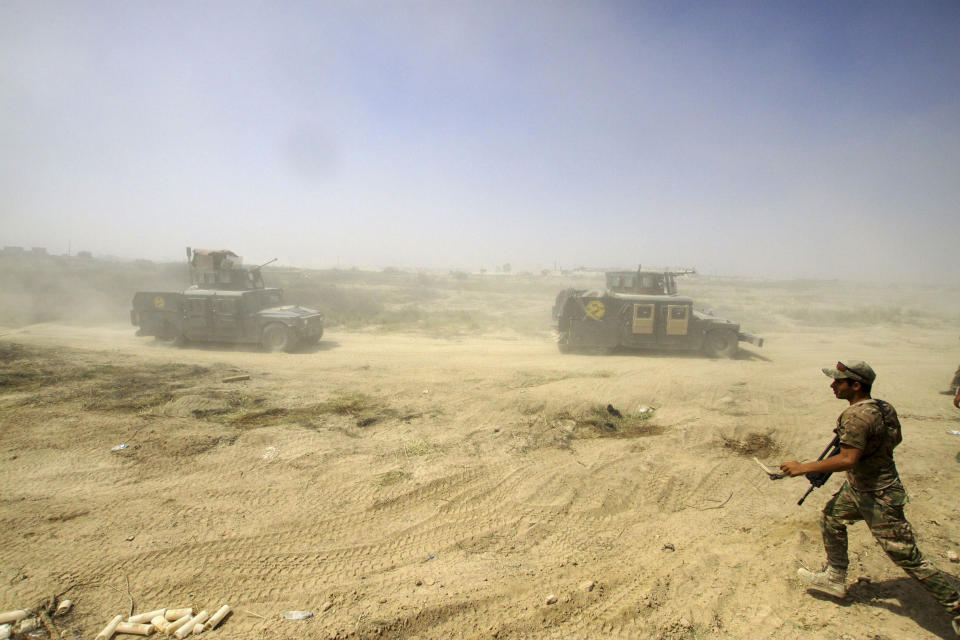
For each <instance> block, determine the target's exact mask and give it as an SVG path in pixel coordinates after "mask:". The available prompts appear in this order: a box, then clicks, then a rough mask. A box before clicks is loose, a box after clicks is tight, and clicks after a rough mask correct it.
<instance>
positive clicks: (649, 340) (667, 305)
mask: <svg viewBox="0 0 960 640" xmlns="http://www.w3.org/2000/svg"><path fill="white" fill-rule="evenodd" d="M685 273H692V271H691V270H686V271H642V270H641V269H637V270H636V271H611V272H609V273H607V274H606V285H607V287H606V290H605V291H603V292H599V291H588V290H585V289H564V290H563V291H561V292H560V293H559V294H558V295H557V299H556V303H555V304H554V307H553V317H554V319H555V320H556V321H557V331H558V332H559V337H558V340H557V346H558V347H559V349H560V351H561V352H564V353H566V352H569V351H574V350H577V349H594V350H598V349H599V350H602V351H612V350H613V349H615V348H617V347H624V348H630V349H674V350H683V351H698V350H700V351H704V352H705V353H706V354H707V355H709V356H711V357H726V358H732V357H733V356H735V355H736V354H737V351H738V350H739V346H740V345H739V343H740V342H741V341H742V342H750V343H752V344H755V345H757V346H759V347H762V346H763V338H760V337H758V336H755V335H752V334H749V333H745V332H743V331H740V325H739V324H738V323H736V322H731V321H729V320H724V319H722V318H716V317H714V316H712V315H709V314H705V313H701V312H699V311H695V310H694V309H693V300H692V299H691V298H689V297H686V296H681V295H679V294H678V293H677V284H676V276H678V275H682V274H685Z"/></svg>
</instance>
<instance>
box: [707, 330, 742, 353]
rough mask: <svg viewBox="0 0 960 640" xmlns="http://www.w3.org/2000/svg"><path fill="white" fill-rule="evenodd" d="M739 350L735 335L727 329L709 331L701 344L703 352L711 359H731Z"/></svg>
mask: <svg viewBox="0 0 960 640" xmlns="http://www.w3.org/2000/svg"><path fill="white" fill-rule="evenodd" d="M739 348H740V345H739V340H738V338H737V334H736V333H734V332H733V331H730V330H729V329H716V330H714V331H711V332H710V333H708V334H707V337H706V340H704V342H703V350H704V351H706V352H707V355H708V356H710V357H711V358H732V357H733V356H735V355H737V350H738V349H739Z"/></svg>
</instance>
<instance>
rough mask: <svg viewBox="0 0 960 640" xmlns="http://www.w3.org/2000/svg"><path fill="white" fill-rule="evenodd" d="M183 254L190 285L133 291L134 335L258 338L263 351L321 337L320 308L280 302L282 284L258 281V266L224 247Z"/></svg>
mask: <svg viewBox="0 0 960 640" xmlns="http://www.w3.org/2000/svg"><path fill="white" fill-rule="evenodd" d="M187 255H188V257H189V258H190V276H191V277H190V279H191V281H192V283H193V284H192V286H191V287H190V288H188V289H185V290H184V291H180V292H171V291H139V292H137V293H136V294H134V296H133V309H132V310H131V311H130V321H131V322H132V323H133V324H134V326H137V327H139V329H138V330H137V335H140V336H156V337H157V338H158V339H161V340H174V339H178V340H180V341H189V340H195V341H203V342H232V343H246V344H259V345H261V346H262V347H263V348H264V349H266V350H268V351H292V350H294V349H296V348H297V347H298V346H302V345H310V344H316V343H317V342H318V341H319V340H320V338H321V337H323V314H321V313H320V312H318V311H314V310H313V309H307V308H305V307H299V306H295V305H284V304H283V290H282V289H276V288H270V287H264V286H263V278H262V276H261V274H260V267H252V268H247V267H243V266H241V260H240V258H239V256H237V255H236V254H235V253H233V252H232V251H226V250H217V251H209V250H205V249H194V250H192V251H191V249H190V248H189V247H188V248H187ZM262 266H264V265H261V267H262Z"/></svg>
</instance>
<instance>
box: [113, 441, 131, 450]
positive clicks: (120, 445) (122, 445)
mask: <svg viewBox="0 0 960 640" xmlns="http://www.w3.org/2000/svg"><path fill="white" fill-rule="evenodd" d="M127 447H128V445H127V444H126V443H124V444H118V445H117V446H115V447H110V451H123V450H124V449H126V448H127Z"/></svg>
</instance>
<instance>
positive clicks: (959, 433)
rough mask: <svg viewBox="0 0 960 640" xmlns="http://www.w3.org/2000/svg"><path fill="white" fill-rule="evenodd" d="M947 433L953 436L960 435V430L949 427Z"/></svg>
mask: <svg viewBox="0 0 960 640" xmlns="http://www.w3.org/2000/svg"><path fill="white" fill-rule="evenodd" d="M947 433H949V434H950V435H952V436H960V431H957V430H956V429H947Z"/></svg>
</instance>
